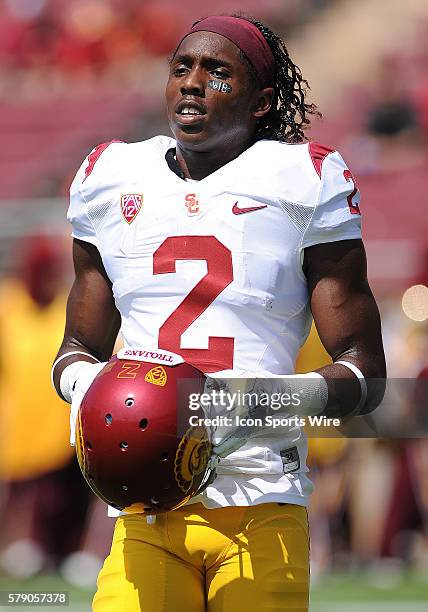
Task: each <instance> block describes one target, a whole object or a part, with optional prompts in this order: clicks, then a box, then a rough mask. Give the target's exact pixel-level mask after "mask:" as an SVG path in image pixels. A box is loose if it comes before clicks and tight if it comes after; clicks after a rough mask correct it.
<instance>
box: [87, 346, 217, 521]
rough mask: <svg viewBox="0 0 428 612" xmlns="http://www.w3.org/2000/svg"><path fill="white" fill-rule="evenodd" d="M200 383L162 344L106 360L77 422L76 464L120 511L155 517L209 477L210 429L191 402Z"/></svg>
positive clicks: (99, 493)
mask: <svg viewBox="0 0 428 612" xmlns="http://www.w3.org/2000/svg"><path fill="white" fill-rule="evenodd" d="M204 384H205V375H204V374H203V373H202V372H200V371H199V370H197V369H196V368H194V367H193V366H191V365H189V364H187V363H185V362H184V361H183V359H182V358H181V357H180V356H178V355H175V354H174V353H170V352H168V351H163V350H160V349H156V350H152V351H147V350H143V349H122V350H121V351H119V353H118V355H117V356H113V357H112V358H111V359H110V360H109V361H108V363H107V365H105V367H104V368H103V369H102V370H101V372H100V373H99V374H98V375H97V376H96V378H95V379H94V381H93V383H92V384H91V386H90V387H89V389H88V391H87V392H86V394H85V396H84V397H83V400H82V402H81V405H80V408H79V413H78V418H77V424H76V451H77V457H78V461H79V465H80V468H81V470H82V473H83V476H84V477H85V480H86V481H87V483H88V484H89V486H90V487H91V489H92V490H93V491H94V493H95V494H96V495H97V496H98V497H100V498H101V499H102V500H103V501H105V502H107V503H108V504H109V505H111V506H113V507H114V508H116V509H119V510H124V511H125V512H131V513H132V512H141V513H144V514H158V513H160V512H166V511H169V510H173V509H174V508H178V507H179V506H181V505H183V504H184V503H186V502H187V501H188V500H189V499H190V498H191V497H192V496H194V495H195V494H197V493H198V492H199V491H200V490H201V489H202V488H203V486H204V485H206V483H207V482H208V481H209V480H210V476H212V475H213V474H214V472H212V471H211V468H210V467H209V466H210V457H211V454H212V446H211V436H210V431H209V430H208V429H207V428H206V427H205V425H204V422H203V421H204V419H203V417H204V414H203V412H202V411H201V410H200V409H197V410H195V409H194V407H193V408H192V410H190V406H189V396H190V394H191V393H196V394H201V393H202V392H203V390H204ZM190 417H197V419H196V421H197V425H196V426H191V425H190V423H195V420H194V419H190ZM198 417H200V418H198ZM199 422H200V423H201V424H199Z"/></svg>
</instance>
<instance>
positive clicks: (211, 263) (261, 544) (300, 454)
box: [53, 16, 385, 612]
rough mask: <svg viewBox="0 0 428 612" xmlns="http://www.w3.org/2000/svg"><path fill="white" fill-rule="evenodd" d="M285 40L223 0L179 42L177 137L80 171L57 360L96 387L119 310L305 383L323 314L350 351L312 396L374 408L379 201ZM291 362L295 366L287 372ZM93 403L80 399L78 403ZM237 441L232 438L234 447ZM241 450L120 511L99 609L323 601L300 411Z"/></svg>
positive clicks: (62, 380) (77, 388) (245, 367)
mask: <svg viewBox="0 0 428 612" xmlns="http://www.w3.org/2000/svg"><path fill="white" fill-rule="evenodd" d="M306 88H307V83H306V81H305V80H304V79H303V78H302V75H301V72H300V70H299V68H298V66H296V65H295V64H294V63H293V61H292V60H291V58H290V57H289V54H288V51H287V49H286V47H285V46H284V43H283V42H282V41H281V39H280V38H278V37H277V36H276V35H275V34H274V33H273V32H272V31H271V30H270V29H269V28H267V27H266V26H264V25H263V24H262V23H260V22H258V21H256V20H249V19H247V18H243V17H240V16H239V17H238V16H211V17H208V18H205V19H202V20H201V21H199V22H196V23H195V24H194V25H193V27H192V28H191V29H190V30H189V31H188V32H187V34H186V35H185V36H184V38H183V39H182V40H181V41H180V42H179V44H178V45H177V48H176V49H175V52H174V54H173V56H172V60H171V62H170V70H169V79H168V83H167V87H166V101H167V111H168V119H169V123H170V126H171V130H172V133H173V135H174V138H170V137H167V136H157V137H155V138H152V139H150V140H147V141H144V142H136V143H130V144H125V143H122V142H112V143H106V144H103V145H101V146H99V147H97V148H95V149H94V150H93V151H92V152H91V153H90V155H89V156H88V158H87V159H85V160H84V162H83V164H82V166H81V168H80V170H79V171H78V173H77V176H76V178H75V180H74V182H73V184H72V187H71V203H70V208H69V213H68V218H69V220H70V222H71V224H72V227H73V234H72V235H73V237H74V246H73V256H74V265H75V271H76V279H75V282H74V284H73V287H72V289H71V293H70V297H69V301H68V307H67V323H66V330H65V337H64V341H63V343H62V345H61V348H60V350H59V353H58V357H57V359H56V361H55V364H54V368H53V377H54V381H55V386H56V389H57V391H58V393H59V394H60V395H61V396H62V397H63V398H64V399H65V400H66V401H68V402H72V400H73V397H74V398H76V397H77V398H80V397H81V396H82V393H84V391H85V390H86V389H87V388H88V386H89V385H90V383H91V381H92V380H93V378H94V377H95V375H96V374H97V372H98V371H99V370H100V368H102V367H103V366H102V363H99V362H103V361H105V360H107V359H108V358H109V357H110V355H111V353H112V349H113V345H114V342H115V339H116V336H117V334H118V331H119V328H120V327H121V331H122V334H123V338H124V342H125V346H126V347H133V346H145V347H159V348H161V349H165V350H168V351H172V352H174V353H177V354H179V355H181V356H182V357H183V358H184V359H185V360H186V361H187V362H188V363H190V364H192V365H194V366H196V367H197V368H199V369H200V370H202V371H203V372H204V373H207V374H210V375H211V376H214V377H217V378H222V377H228V376H231V375H233V376H236V377H245V376H246V375H251V376H254V374H256V375H257V376H258V377H263V376H276V377H278V376H279V378H276V379H275V380H277V381H278V382H277V384H278V388H280V389H281V388H284V385H286V388H287V389H292V383H291V381H292V378H289V377H291V376H292V375H293V373H294V364H295V359H296V355H297V351H298V349H299V347H300V346H301V345H302V344H303V342H304V340H305V338H306V335H307V332H308V330H309V327H310V322H311V317H312V316H313V318H314V320H315V323H316V326H317V329H318V332H319V335H320V338H321V340H322V342H323V344H324V346H325V348H326V349H327V351H328V353H329V354H330V355H331V357H332V359H333V364H331V365H328V366H325V367H323V368H320V369H319V370H317V371H316V372H315V373H310V378H311V380H312V381H313V383H314V386H313V393H312V395H310V394H309V395H310V397H309V399H308V406H303V409H304V411H306V412H307V413H310V412H313V413H318V414H324V415H327V416H329V415H337V414H342V415H346V414H365V413H367V412H369V411H371V410H373V408H374V407H375V406H376V405H377V404H378V403H379V401H380V399H381V396H382V388H381V386H380V387H379V385H373V384H372V380H373V379H379V378H380V379H382V378H384V377H385V361H384V354H383V348H382V340H381V331H380V320H379V313H378V309H377V306H376V303H375V301H374V298H373V295H372V293H371V291H370V289H369V286H368V283H367V278H366V258H365V252H364V247H363V244H362V242H361V225H360V215H361V211H360V201H359V194H358V191H357V186H356V184H355V180H354V178H353V176H352V174H351V171H350V170H349V169H348V167H347V166H346V164H345V162H344V161H343V159H342V157H341V156H340V155H339V153H337V152H336V151H334V150H332V149H329V148H327V147H325V146H323V145H320V144H317V143H315V142H307V141H306V139H305V136H304V132H303V128H304V127H305V126H306V125H307V124H309V123H310V116H311V115H314V114H315V113H316V108H315V107H314V106H313V105H311V104H309V103H308V102H307V98H306ZM281 377H282V378H281ZM74 403H75V404H76V403H78V400H77V401H76V400H75V402H74ZM231 450H233V449H231ZM223 455H225V456H224V457H223V458H222V459H221V461H220V464H219V465H218V468H217V478H216V480H214V482H213V483H212V484H211V485H210V486H208V487H207V488H206V489H205V490H204V491H203V492H202V493H201V494H199V495H197V496H196V497H194V498H193V499H192V500H191V502H193V503H189V504H187V505H185V506H183V507H181V508H179V509H177V510H174V511H171V512H167V513H165V514H160V515H158V517H157V520H156V522H155V523H154V524H148V522H147V520H146V518H145V517H144V516H143V515H141V514H138V513H137V514H125V515H123V516H120V517H119V518H118V520H117V524H116V528H115V534H114V538H113V544H112V548H111V553H110V555H109V556H108V558H107V559H106V561H105V564H104V567H103V569H102V570H101V573H100V576H99V580H98V591H97V593H96V595H95V598H94V604H93V609H94V610H95V611H96V612H108V611H111V612H117V611H118V610H127V611H130V612H135V611H139V610H143V611H150V612H160V611H163V612H165V611H168V612H170V611H171V612H172V611H174V612H180V611H186V612H202V611H203V610H209V611H210V612H232V611H233V610H237V609H240V608H242V609H245V610H246V611H247V612H252V611H256V610H257V611H259V610H270V609H277V610H290V611H300V612H303V611H304V610H307V609H308V579H309V538H308V524H307V514H306V506H307V504H308V501H309V496H310V492H311V488H312V485H311V482H310V480H309V478H308V476H307V468H306V463H305V459H306V443H305V440H304V437H303V435H302V434H301V432H300V429H299V428H298V427H292V428H291V429H290V431H289V432H288V433H287V432H283V431H282V432H281V434H280V435H278V433H276V434H275V433H274V432H273V431H271V432H269V431H268V429H266V431H264V432H263V436H262V437H260V436H256V437H255V438H252V437H251V436H250V437H249V439H248V440H247V442H246V444H245V445H244V446H242V447H241V448H239V449H238V450H235V451H234V452H231V453H230V454H228V455H227V453H223Z"/></svg>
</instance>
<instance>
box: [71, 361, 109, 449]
mask: <svg viewBox="0 0 428 612" xmlns="http://www.w3.org/2000/svg"><path fill="white" fill-rule="evenodd" d="M81 363H82V367H81V368H79V369H78V370H77V371H76V380H75V382H74V384H73V387H72V389H73V391H72V397H71V408H70V444H71V446H75V444H76V421H77V414H78V412H79V408H80V404H81V402H82V399H83V396H84V395H85V393H86V391H87V390H88V389H89V387H90V386H91V384H92V382H93V381H94V379H95V377H96V376H97V375H98V374H99V372H101V370H102V369H103V367H104V366H105V365H106V363H107V362H106V361H105V362H102V363H89V362H87V361H82V362H81Z"/></svg>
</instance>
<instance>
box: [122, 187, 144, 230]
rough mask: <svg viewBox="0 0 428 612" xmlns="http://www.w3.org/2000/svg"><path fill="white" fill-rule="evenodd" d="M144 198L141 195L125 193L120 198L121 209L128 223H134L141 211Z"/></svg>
mask: <svg viewBox="0 0 428 612" xmlns="http://www.w3.org/2000/svg"><path fill="white" fill-rule="evenodd" d="M142 205H143V196H142V195H141V193H125V194H124V195H123V196H122V197H121V198H120V208H121V209H122V215H123V217H124V219H125V221H126V222H127V223H132V222H133V220H134V219H135V217H136V216H137V215H138V213H139V212H140V210H141V207H142Z"/></svg>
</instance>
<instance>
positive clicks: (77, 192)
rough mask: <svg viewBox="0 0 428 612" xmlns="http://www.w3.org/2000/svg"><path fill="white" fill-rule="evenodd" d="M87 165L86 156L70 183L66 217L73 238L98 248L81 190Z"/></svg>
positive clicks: (86, 203)
mask: <svg viewBox="0 0 428 612" xmlns="http://www.w3.org/2000/svg"><path fill="white" fill-rule="evenodd" d="M87 166H88V158H85V160H84V162H83V164H82V165H81V166H80V168H79V170H78V171H77V174H76V176H75V178H74V181H73V182H72V184H71V187H70V205H69V207H68V212H67V219H68V221H69V222H70V223H71V226H72V232H71V235H72V236H73V238H78V239H79V240H83V241H84V242H90V243H91V244H93V245H94V246H96V247H97V248H98V240H97V236H96V233H95V229H94V227H93V225H92V223H91V220H90V218H89V216H88V202H87V201H86V199H85V196H84V194H83V191H82V183H83V181H84V180H85V169H86V168H87Z"/></svg>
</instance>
